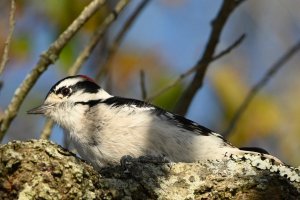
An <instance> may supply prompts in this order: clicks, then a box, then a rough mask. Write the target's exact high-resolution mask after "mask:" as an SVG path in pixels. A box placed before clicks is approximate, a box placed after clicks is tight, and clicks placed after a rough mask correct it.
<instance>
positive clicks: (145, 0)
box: [95, 0, 151, 81]
mask: <svg viewBox="0 0 300 200" xmlns="http://www.w3.org/2000/svg"><path fill="white" fill-rule="evenodd" d="M150 1H151V0H143V1H142V2H141V3H140V4H139V5H138V6H137V7H136V9H135V10H134V11H133V13H132V14H131V15H130V17H129V18H128V19H127V20H126V22H125V24H124V26H123V28H122V29H121V31H120V32H119V34H118V35H117V36H116V38H115V40H114V41H113V43H112V44H111V45H110V47H109V49H108V54H107V57H106V62H105V63H104V65H103V66H102V67H101V68H99V72H98V73H97V75H96V78H95V80H97V81H99V80H100V78H101V77H102V75H103V74H105V73H106V72H107V70H108V67H109V66H110V63H111V61H112V58H113V57H114V56H115V54H116V52H117V50H118V49H119V47H120V45H121V43H122V41H123V40H124V37H125V36H126V34H127V32H128V30H129V29H130V28H131V26H132V25H133V24H134V22H135V20H136V19H137V18H138V16H139V15H140V14H141V13H142V11H143V10H144V8H145V7H146V6H147V4H148V3H150Z"/></svg>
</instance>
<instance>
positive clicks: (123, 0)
mask: <svg viewBox="0 0 300 200" xmlns="http://www.w3.org/2000/svg"><path fill="white" fill-rule="evenodd" d="M128 3H129V0H120V1H119V2H118V3H117V5H116V6H115V8H114V10H113V11H112V12H110V13H109V15H108V16H107V17H106V18H105V20H104V22H103V23H102V24H101V25H100V27H99V29H98V30H97V31H96V32H95V33H94V35H93V36H92V38H91V39H90V41H89V43H88V44H87V45H86V47H85V48H84V49H83V51H82V52H81V53H80V55H79V56H78V57H77V59H76V61H75V62H74V64H73V66H72V67H70V69H69V71H68V74H69V75H75V74H77V73H78V71H79V70H80V67H81V66H82V64H83V63H84V62H85V61H86V60H87V59H88V58H89V57H90V55H91V53H92V52H93V50H94V48H95V47H96V46H97V44H98V42H99V41H101V40H102V38H103V36H104V34H105V33H106V31H107V29H108V27H109V26H110V25H111V24H112V22H114V21H115V20H116V18H117V17H118V16H119V14H120V13H121V12H122V11H123V9H124V8H125V7H126V6H127V5H128Z"/></svg>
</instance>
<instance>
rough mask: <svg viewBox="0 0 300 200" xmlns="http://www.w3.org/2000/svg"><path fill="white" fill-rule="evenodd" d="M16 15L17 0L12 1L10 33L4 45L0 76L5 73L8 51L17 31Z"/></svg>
mask: <svg viewBox="0 0 300 200" xmlns="http://www.w3.org/2000/svg"><path fill="white" fill-rule="evenodd" d="M15 13H16V2H15V0H11V7H10V13H9V32H8V35H7V38H6V40H5V43H4V50H3V55H2V59H1V64H0V75H1V74H2V72H3V70H4V68H5V66H6V63H7V62H8V51H9V47H10V43H11V38H12V35H13V32H14V29H15V24H16V20H15Z"/></svg>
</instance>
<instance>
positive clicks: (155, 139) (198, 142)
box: [27, 75, 267, 170]
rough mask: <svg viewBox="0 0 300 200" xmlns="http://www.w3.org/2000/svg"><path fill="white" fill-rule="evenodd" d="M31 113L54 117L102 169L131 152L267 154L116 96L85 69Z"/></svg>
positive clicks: (185, 156) (211, 156)
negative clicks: (238, 145) (86, 72)
mask: <svg viewBox="0 0 300 200" xmlns="http://www.w3.org/2000/svg"><path fill="white" fill-rule="evenodd" d="M27 113H28V114H41V115H44V116H45V117H47V118H50V119H52V120H54V122H56V123H57V124H58V125H59V126H60V127H62V128H63V129H64V130H66V132H67V134H68V138H69V139H70V141H71V142H72V143H73V144H74V147H75V149H76V150H77V152H78V153H79V155H80V156H81V158H82V159H84V160H86V161H87V162H89V163H91V164H92V166H94V167H95V168H96V169H97V170H100V169H101V168H103V167H105V166H110V165H116V164H119V163H120V160H121V159H122V157H123V156H126V155H128V156H131V157H134V158H138V157H141V156H153V157H163V158H166V159H167V160H168V161H171V162H188V163H190V162H196V161H200V162H201V161H203V162H204V161H207V160H218V159H219V160H222V159H223V158H224V157H225V156H226V155H228V154H234V155H240V154H242V153H245V152H253V153H256V154H259V155H265V154H267V152H266V151H264V150H262V149H259V148H238V147H235V146H234V145H232V144H231V143H230V142H228V141H227V140H226V139H224V138H223V137H222V136H221V135H220V134H218V133H215V132H213V131H212V130H210V129H208V128H206V127H204V126H201V125H199V124H198V123H196V122H194V121H191V120H189V119H187V118H185V117H183V116H180V115H177V114H175V113H172V112H169V111H166V110H164V109H162V108H160V107H158V106H155V105H152V104H150V103H148V102H145V101H141V100H137V99H131V98H124V97H119V96H113V95H111V94H109V93H108V92H106V91H105V90H104V89H103V88H101V87H100V86H99V85H98V84H97V83H96V82H95V81H94V80H93V79H91V78H89V77H88V76H85V75H75V76H68V77H65V78H64V79H62V80H60V81H58V82H57V83H56V84H54V85H53V86H52V87H51V89H50V91H49V92H48V94H47V95H46V98H45V100H44V102H43V104H42V105H40V106H38V107H35V108H33V109H31V110H29V111H28V112H27Z"/></svg>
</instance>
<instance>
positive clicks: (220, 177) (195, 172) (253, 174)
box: [0, 140, 300, 200]
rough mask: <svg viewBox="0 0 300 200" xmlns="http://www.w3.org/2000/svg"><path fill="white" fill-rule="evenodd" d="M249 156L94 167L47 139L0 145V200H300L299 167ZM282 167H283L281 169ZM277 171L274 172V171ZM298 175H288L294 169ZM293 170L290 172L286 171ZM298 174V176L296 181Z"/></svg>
mask: <svg viewBox="0 0 300 200" xmlns="http://www.w3.org/2000/svg"><path fill="white" fill-rule="evenodd" d="M255 163H257V162H256V161H255V160H252V161H250V160H249V159H248V160H247V159H246V160H245V158H238V157H236V158H235V160H234V159H227V160H221V161H217V160H215V161H207V162H196V163H155V162H141V160H140V159H132V160H131V161H130V162H129V164H128V165H126V169H124V167H121V166H112V167H107V168H104V169H102V170H101V171H100V172H97V171H95V170H94V169H93V168H92V167H91V166H90V165H89V164H88V163H85V162H84V161H82V160H81V159H79V158H78V157H76V155H74V154H73V153H70V152H69V151H67V150H66V149H64V148H62V147H61V146H59V145H56V144H54V143H52V142H50V141H47V140H30V141H25V142H20V141H13V142H9V143H8V144H5V145H2V146H0V199H46V200H47V199H201V198H206V199H263V198H269V199H270V198H272V197H276V199H297V198H298V197H299V196H300V184H299V183H298V182H296V181H293V180H292V179H291V178H290V177H296V178H297V176H298V175H299V173H298V172H299V170H298V171H297V170H295V168H290V167H288V166H285V168H284V169H278V170H275V169H272V168H269V167H266V166H267V165H265V164H266V163H260V164H259V165H258V166H260V167H261V168H258V167H257V166H255ZM278 168H280V166H279V167H278ZM270 169H272V170H274V171H272V170H270ZM289 170H291V171H292V173H295V174H290V175H291V176H289V177H288V175H286V174H287V173H290V171H289ZM286 171H288V172H287V173H285V172H286ZM296 178H295V180H296Z"/></svg>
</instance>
